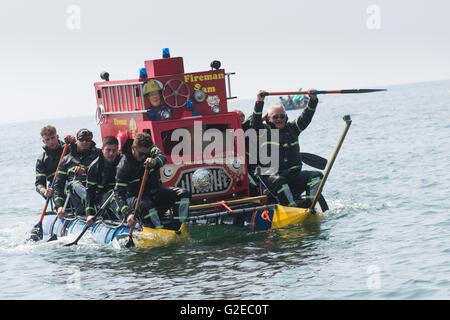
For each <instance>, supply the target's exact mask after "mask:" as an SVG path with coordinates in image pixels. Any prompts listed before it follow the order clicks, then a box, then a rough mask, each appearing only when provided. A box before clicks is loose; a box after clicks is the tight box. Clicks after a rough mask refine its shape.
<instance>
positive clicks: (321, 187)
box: [309, 115, 352, 213]
mask: <svg viewBox="0 0 450 320" xmlns="http://www.w3.org/2000/svg"><path fill="white" fill-rule="evenodd" d="M343 119H344V121H345V123H346V126H345V128H344V132H343V133H342V135H341V138H340V139H339V142H338V144H337V146H336V148H335V149H334V152H333V156H332V157H331V159H330V161H329V162H328V166H327V169H326V170H325V174H324V175H323V178H322V181H321V182H320V185H319V188H318V189H317V192H316V195H315V196H314V200H313V202H312V203H311V205H310V206H309V211H310V212H313V213H314V212H315V210H314V207H315V206H316V203H317V201H318V200H319V197H320V194H321V193H322V189H323V186H324V185H325V182H326V181H327V178H328V175H329V173H330V170H331V168H332V167H333V163H334V161H335V160H336V157H337V154H338V152H339V150H340V149H341V146H342V143H343V142H344V139H345V136H346V135H347V132H348V129H350V125H351V124H352V119H351V117H350V116H349V115H346V116H344V118H343Z"/></svg>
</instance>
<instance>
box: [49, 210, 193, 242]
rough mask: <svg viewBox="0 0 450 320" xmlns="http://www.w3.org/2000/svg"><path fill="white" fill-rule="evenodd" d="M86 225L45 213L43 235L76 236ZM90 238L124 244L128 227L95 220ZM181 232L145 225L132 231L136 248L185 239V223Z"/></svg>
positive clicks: (74, 219)
mask: <svg viewBox="0 0 450 320" xmlns="http://www.w3.org/2000/svg"><path fill="white" fill-rule="evenodd" d="M85 226H86V221H85V220H84V219H82V218H63V219H58V217H57V215H56V214H55V213H53V212H52V213H50V214H47V215H46V216H45V217H44V220H43V231H44V236H48V237H52V236H53V235H56V236H57V237H58V238H60V237H65V236H69V235H73V236H77V235H78V234H80V232H81V231H82V230H83V228H84V227H85ZM89 230H90V233H91V237H92V239H93V240H94V241H95V242H96V243H98V244H102V245H116V246H124V245H125V243H126V242H127V241H128V234H129V232H130V228H129V227H127V226H126V225H121V224H113V223H107V222H105V221H99V222H95V223H94V224H93V225H92V226H91V228H89ZM180 231H181V233H180V234H177V233H176V232H175V231H174V230H169V229H152V228H147V227H136V228H135V230H134V232H133V241H134V243H135V245H136V247H138V248H152V247H160V246H164V245H168V244H171V243H178V242H183V241H186V239H188V238H189V233H188V232H187V228H186V223H183V224H182V225H181V228H180Z"/></svg>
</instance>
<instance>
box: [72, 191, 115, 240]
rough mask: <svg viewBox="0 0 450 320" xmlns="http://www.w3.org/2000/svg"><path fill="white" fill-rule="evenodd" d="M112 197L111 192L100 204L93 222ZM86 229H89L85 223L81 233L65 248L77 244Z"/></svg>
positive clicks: (112, 193)
mask: <svg viewBox="0 0 450 320" xmlns="http://www.w3.org/2000/svg"><path fill="white" fill-rule="evenodd" d="M113 197H114V192H111V194H110V195H109V197H108V199H106V201H105V202H104V203H103V204H102V206H101V207H100V209H99V210H98V211H97V213H96V214H95V215H94V220H95V219H96V218H97V217H98V216H99V215H100V213H102V212H103V210H104V209H105V208H106V206H107V205H108V203H109V202H110V201H111V199H112V198H113ZM87 229H89V225H88V224H87V223H86V225H85V226H84V228H83V231H81V233H80V234H79V235H78V237H77V238H76V239H75V241H74V242H71V243H68V244H66V245H64V246H65V247H70V246H73V245H75V244H77V243H78V241H79V240H80V239H81V237H82V236H83V235H84V234H85V233H86V231H87Z"/></svg>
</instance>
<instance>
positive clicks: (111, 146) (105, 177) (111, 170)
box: [85, 136, 121, 226]
mask: <svg viewBox="0 0 450 320" xmlns="http://www.w3.org/2000/svg"><path fill="white" fill-rule="evenodd" d="M120 158H121V154H120V153H119V141H118V140H117V138H116V137H113V136H106V137H105V138H104V139H103V142H102V153H101V154H100V155H99V156H98V157H97V159H95V160H94V161H93V162H92V163H91V164H90V165H89V167H88V169H87V179H86V203H85V204H86V216H87V218H86V223H87V224H88V225H89V226H90V225H92V224H93V223H94V221H95V220H94V215H95V213H96V210H95V206H97V208H99V207H101V206H102V204H103V203H104V202H105V201H106V200H107V199H108V197H109V196H110V195H111V192H113V189H114V187H115V185H116V167H117V165H118V164H119V161H120ZM109 209H110V210H109V211H110V212H112V213H113V214H114V213H115V212H116V211H117V206H115V201H110V204H109ZM104 212H108V211H107V210H105V211H104ZM108 218H112V219H114V218H115V219H118V217H115V216H108Z"/></svg>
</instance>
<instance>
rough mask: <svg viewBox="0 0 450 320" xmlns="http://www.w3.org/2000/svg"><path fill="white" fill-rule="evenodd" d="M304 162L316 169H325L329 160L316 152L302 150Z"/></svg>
mask: <svg viewBox="0 0 450 320" xmlns="http://www.w3.org/2000/svg"><path fill="white" fill-rule="evenodd" d="M301 155H302V162H303V163H306V164H307V165H308V166H311V167H313V168H316V169H320V170H323V169H325V167H326V166H327V162H328V160H327V159H325V158H322V157H321V156H318V155H316V154H312V153H307V152H301Z"/></svg>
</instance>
